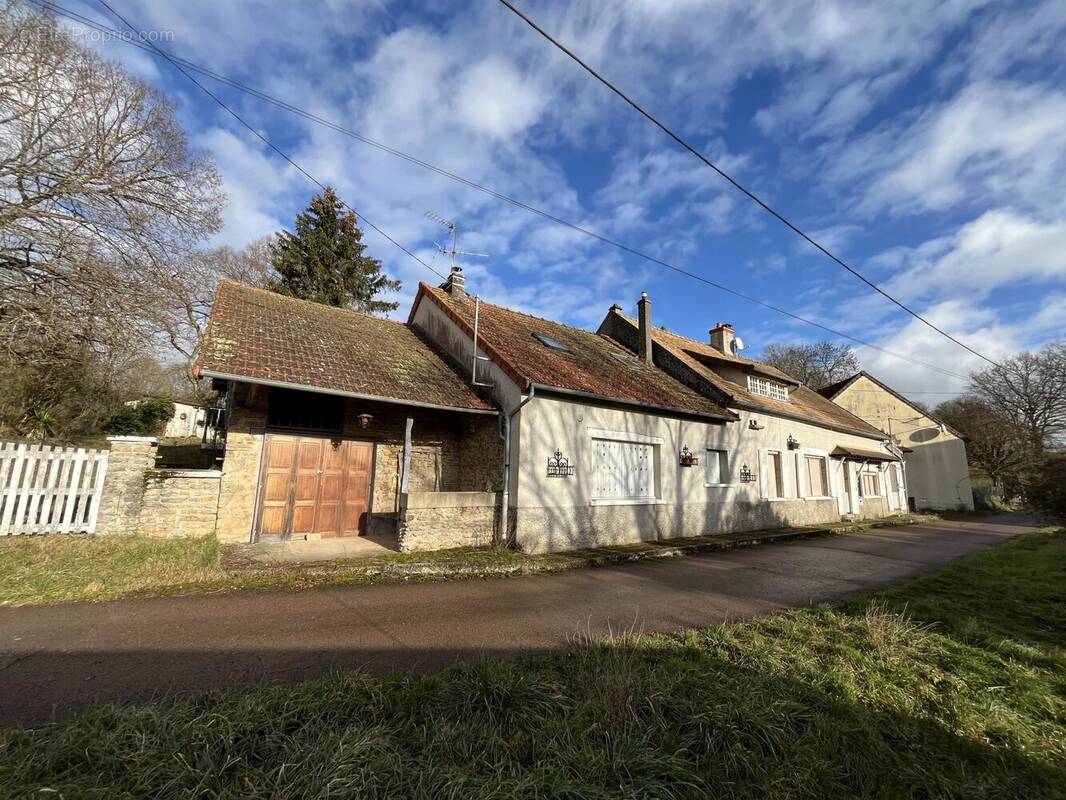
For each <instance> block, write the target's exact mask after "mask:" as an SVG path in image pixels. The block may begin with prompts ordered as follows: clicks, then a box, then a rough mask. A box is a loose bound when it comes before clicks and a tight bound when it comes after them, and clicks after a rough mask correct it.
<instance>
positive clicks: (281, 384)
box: [199, 366, 500, 416]
mask: <svg viewBox="0 0 1066 800" xmlns="http://www.w3.org/2000/svg"><path fill="white" fill-rule="evenodd" d="M199 372H200V376H201V377H204V378H217V379H219V380H224V381H237V382H239V383H254V384H257V385H259V386H270V387H272V388H275V389H294V390H296V391H301V392H316V393H318V394H329V395H334V396H337V397H351V398H352V399H355V400H373V401H375V402H379V403H395V404H396V405H401V406H412V407H414V408H429V409H433V410H436V411H457V412H459V413H462V414H487V415H491V416H498V415H499V413H500V412H499V411H498V410H497V409H494V408H467V407H464V406H449V405H444V404H441V403H424V402H421V401H418V400H405V399H402V398H399V397H385V396H383V395H374V394H362V393H360V392H348V391H344V390H342V389H327V388H324V387H322V386H311V385H309V384H302V383H291V382H289V381H279V380H274V379H272V378H262V377H257V376H254V375H238V374H235V373H230V372H219V371H217V370H211V369H204V368H203V367H202V366H201V367H200V370H199Z"/></svg>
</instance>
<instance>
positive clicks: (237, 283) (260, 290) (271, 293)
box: [219, 276, 410, 327]
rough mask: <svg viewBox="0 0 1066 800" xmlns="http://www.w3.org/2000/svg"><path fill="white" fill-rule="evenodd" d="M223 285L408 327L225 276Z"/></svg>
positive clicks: (221, 280) (222, 281) (393, 320)
mask: <svg viewBox="0 0 1066 800" xmlns="http://www.w3.org/2000/svg"><path fill="white" fill-rule="evenodd" d="M223 283H228V284H231V285H233V286H236V287H239V288H241V289H248V290H250V291H253V292H257V293H259V294H265V295H269V296H271V297H280V298H281V299H282V300H287V301H289V302H292V303H303V304H306V305H309V306H313V307H315V308H324V309H326V310H327V311H330V312H335V311H336V312H342V313H343V312H347V313H349V314H358V315H359V316H361V317H368V318H370V319H373V320H378V321H380V322H391V323H394V324H396V325H403V326H405V327H410V326H409V325H408V324H407V323H406V322H404V321H402V320H398V319H389V318H388V317H379V316H377V315H376V314H372V313H370V312H369V311H360V310H359V309H357V308H348V307H347V306H331V305H329V304H328V303H318V302H316V301H314V300H307V299H305V298H303V297H293V296H292V295H291V294H282V293H281V292H275V291H274V290H273V289H267V288H266V287H263V286H253V285H252V284H250V283H243V282H241V281H235V280H233V278H228V277H225V276H223V277H222V278H220V279H219V288H222V284H223Z"/></svg>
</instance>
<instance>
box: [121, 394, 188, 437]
mask: <svg viewBox="0 0 1066 800" xmlns="http://www.w3.org/2000/svg"><path fill="white" fill-rule="evenodd" d="M173 416H174V401H173V400H171V399H170V398H167V397H146V398H144V399H143V400H138V401H137V402H136V403H133V404H130V405H122V406H119V407H118V408H116V409H115V411H114V412H113V413H112V414H111V417H110V419H108V421H107V424H106V425H105V426H104V427H105V429H106V430H107V432H108V433H114V434H119V435H124V436H157V435H158V434H160V433H162V432H163V428H164V426H165V425H166V423H167V420H169V419H170V418H171V417H173Z"/></svg>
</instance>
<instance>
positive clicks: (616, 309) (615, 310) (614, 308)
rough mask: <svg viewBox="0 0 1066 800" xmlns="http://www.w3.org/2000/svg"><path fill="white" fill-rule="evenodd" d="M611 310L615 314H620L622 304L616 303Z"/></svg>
mask: <svg viewBox="0 0 1066 800" xmlns="http://www.w3.org/2000/svg"><path fill="white" fill-rule="evenodd" d="M610 311H611V313H613V314H620V313H621V312H622V307H621V306H620V305H618V303H614V304H613V305H612V306H611V308H610Z"/></svg>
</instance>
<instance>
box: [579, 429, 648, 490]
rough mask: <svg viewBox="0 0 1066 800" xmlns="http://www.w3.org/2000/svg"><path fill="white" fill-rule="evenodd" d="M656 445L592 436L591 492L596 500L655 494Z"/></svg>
mask: <svg viewBox="0 0 1066 800" xmlns="http://www.w3.org/2000/svg"><path fill="white" fill-rule="evenodd" d="M655 455H656V447H655V445H654V444H650V443H647V442H629V441H624V440H619V439H597V438H593V439H592V474H593V477H592V495H593V497H594V498H597V499H615V500H643V499H651V498H654V497H655Z"/></svg>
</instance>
